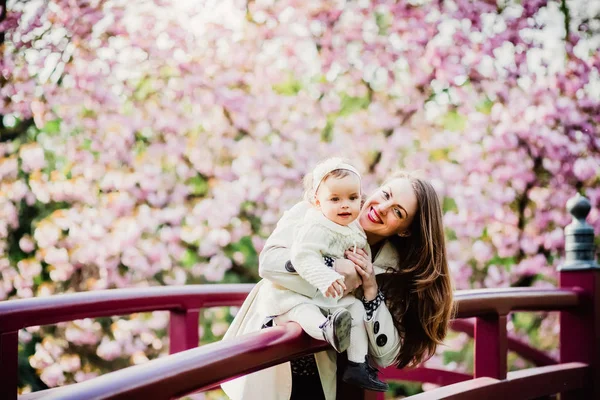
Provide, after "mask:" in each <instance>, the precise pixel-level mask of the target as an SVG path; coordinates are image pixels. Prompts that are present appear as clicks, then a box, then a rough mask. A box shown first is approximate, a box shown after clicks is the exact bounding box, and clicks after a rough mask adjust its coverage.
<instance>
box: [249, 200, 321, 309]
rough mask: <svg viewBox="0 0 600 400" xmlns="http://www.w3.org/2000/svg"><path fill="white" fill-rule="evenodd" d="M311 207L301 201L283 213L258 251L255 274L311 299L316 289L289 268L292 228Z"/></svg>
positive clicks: (292, 237)
mask: <svg viewBox="0 0 600 400" xmlns="http://www.w3.org/2000/svg"><path fill="white" fill-rule="evenodd" d="M310 207H311V206H310V204H308V202H300V203H298V204H296V205H295V206H294V207H292V208H291V209H290V210H288V211H286V212H285V213H284V214H283V216H282V217H281V219H280V220H279V222H278V223H277V227H276V228H275V230H274V231H273V233H272V234H271V235H270V236H269V238H268V239H267V242H266V243H265V247H264V248H263V250H262V251H261V252H260V254H259V257H258V274H259V275H260V277H261V278H264V279H268V280H270V281H271V282H274V283H276V284H278V285H280V286H283V287H285V288H286V289H289V290H291V291H293V292H296V293H300V294H302V295H304V296H307V297H310V298H312V297H314V296H316V295H317V294H318V293H319V292H318V290H317V289H316V288H315V287H314V286H312V285H310V284H309V283H308V282H306V281H305V280H304V279H302V277H300V276H298V273H297V272H296V271H294V270H292V269H290V267H291V266H292V265H291V263H290V258H291V247H292V242H293V240H294V229H295V228H296V226H298V225H300V224H301V223H302V221H303V219H304V215H305V214H306V211H307V210H308V209H309V208H310ZM294 269H295V268H294Z"/></svg>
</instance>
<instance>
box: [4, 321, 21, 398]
mask: <svg viewBox="0 0 600 400" xmlns="http://www.w3.org/2000/svg"><path fill="white" fill-rule="evenodd" d="M18 348H19V339H18V336H17V332H6V333H0V399H6V400H17V384H18V380H19V375H18V373H19V361H18V359H19V358H18V357H19V353H18Z"/></svg>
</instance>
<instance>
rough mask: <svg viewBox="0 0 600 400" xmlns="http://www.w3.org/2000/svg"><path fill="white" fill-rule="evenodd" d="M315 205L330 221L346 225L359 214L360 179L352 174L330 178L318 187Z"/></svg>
mask: <svg viewBox="0 0 600 400" xmlns="http://www.w3.org/2000/svg"><path fill="white" fill-rule="evenodd" d="M315 205H316V206H317V208H319V209H320V210H321V212H322V213H323V215H325V217H327V219H329V220H330V221H333V222H335V223H337V224H339V225H344V226H345V225H348V224H349V223H350V222H352V221H354V220H355V219H356V218H357V217H358V214H359V212H360V179H359V178H358V176H356V174H353V173H350V174H348V175H347V176H345V177H343V178H336V177H333V176H330V177H329V178H327V179H326V180H325V181H323V182H321V184H320V185H319V190H318V191H317V195H316V200H315Z"/></svg>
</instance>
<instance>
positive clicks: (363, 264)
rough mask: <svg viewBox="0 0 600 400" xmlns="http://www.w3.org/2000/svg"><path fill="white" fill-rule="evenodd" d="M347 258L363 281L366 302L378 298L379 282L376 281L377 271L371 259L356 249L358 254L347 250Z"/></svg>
mask: <svg viewBox="0 0 600 400" xmlns="http://www.w3.org/2000/svg"><path fill="white" fill-rule="evenodd" d="M345 254H346V258H348V260H350V261H352V262H353V263H354V267H355V269H356V272H357V273H358V275H359V276H360V278H361V279H362V286H363V293H364V296H365V300H367V301H370V300H373V299H374V298H375V297H377V291H378V290H379V287H378V286H377V281H376V280H375V271H374V270H373V263H372V262H371V258H370V257H369V255H368V254H367V252H366V251H364V250H363V249H356V253H354V252H352V250H346V253H345Z"/></svg>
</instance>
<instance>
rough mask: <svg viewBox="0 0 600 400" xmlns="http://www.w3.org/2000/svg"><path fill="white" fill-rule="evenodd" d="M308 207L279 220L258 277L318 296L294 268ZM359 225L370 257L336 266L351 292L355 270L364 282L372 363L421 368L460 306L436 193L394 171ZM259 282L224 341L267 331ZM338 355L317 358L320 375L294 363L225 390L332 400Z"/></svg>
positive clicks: (351, 257) (236, 394)
mask: <svg viewBox="0 0 600 400" xmlns="http://www.w3.org/2000/svg"><path fill="white" fill-rule="evenodd" d="M308 207H309V205H308V204H306V203H299V204H297V205H296V206H294V207H293V208H292V209H290V210H289V211H287V212H286V213H285V214H284V216H283V217H282V218H281V220H280V221H279V223H278V224H277V227H276V228H275V230H274V231H273V233H272V234H271V236H270V237H269V239H268V240H267V243H266V245H265V248H264V249H263V251H262V252H261V254H260V258H259V273H260V275H261V276H262V277H263V278H268V279H269V280H270V281H272V282H275V283H277V284H279V285H281V286H284V287H286V288H288V289H290V290H293V291H295V292H298V293H301V294H304V295H306V296H310V297H312V296H314V295H315V294H316V291H317V290H316V289H315V288H314V287H312V286H311V285H309V284H308V283H307V282H306V281H304V280H303V279H302V278H300V277H299V276H298V275H297V274H296V273H295V271H294V269H293V266H292V265H291V263H289V259H290V250H289V249H290V246H291V243H292V240H293V233H294V226H295V225H296V223H297V222H300V221H301V220H302V218H303V216H304V213H305V212H306V211H307V210H308ZM359 223H360V224H361V226H362V227H363V229H364V230H365V232H366V234H367V241H368V243H369V245H370V247H371V253H372V255H373V256H372V259H369V258H367V257H366V253H364V252H359V251H357V253H356V254H353V253H352V252H347V253H346V257H347V260H336V262H335V268H336V270H337V271H338V272H341V273H343V274H344V275H345V276H346V282H347V283H346V286H347V287H348V288H349V289H350V288H351V287H352V283H349V282H352V280H353V279H355V274H354V273H353V272H352V271H351V268H353V269H354V271H356V273H357V274H358V276H359V277H360V280H361V283H362V300H363V303H364V305H365V310H366V312H367V317H366V319H365V321H364V323H365V326H366V328H367V333H368V336H369V356H370V360H371V361H372V362H374V363H376V364H377V365H378V366H380V367H387V366H389V365H392V364H396V365H397V366H398V367H399V368H403V367H406V366H412V365H416V364H418V363H420V362H421V361H424V360H425V359H427V358H428V357H430V356H431V355H433V353H434V352H435V349H436V346H437V345H438V344H440V343H441V341H442V340H443V339H444V337H445V335H446V331H447V328H448V322H449V320H450V318H451V317H452V312H453V309H454V308H453V301H452V284H451V280H450V276H449V273H448V264H447V261H446V248H445V240H444V231H443V223H442V210H441V206H440V202H439V199H438V197H437V194H436V193H435V190H434V189H433V187H432V186H431V184H430V183H429V182H427V181H425V180H423V179H420V178H417V177H415V176H413V175H410V174H408V173H404V172H400V173H396V174H394V175H392V176H391V177H390V178H389V179H388V180H387V181H386V182H385V183H384V184H383V185H382V186H381V187H380V188H379V189H378V190H377V191H376V192H375V193H374V194H373V195H372V196H370V197H369V198H367V199H366V201H365V203H364V205H363V207H362V209H361V213H360V216H359ZM348 267H351V268H350V271H349V268H348ZM376 275H377V278H376ZM261 283H262V282H259V283H258V284H257V285H256V287H255V288H254V289H253V291H252V292H251V293H250V295H249V296H248V298H247V299H246V301H245V302H244V305H243V306H242V308H241V309H240V311H239V312H238V315H237V316H236V318H235V320H234V321H233V323H232V325H231V327H230V328H229V330H228V331H227V334H226V335H225V339H226V338H228V337H233V336H238V335H241V334H245V333H249V332H253V331H256V330H258V329H260V328H261V326H262V324H263V322H264V320H265V317H267V315H265V314H264V313H261V310H260V303H261V302H260V291H259V287H260V285H261ZM335 356H336V354H335V352H334V351H333V350H329V351H325V352H322V353H318V354H315V356H314V360H315V361H316V362H315V364H316V370H318V375H317V374H316V373H315V372H317V371H315V365H314V364H313V363H312V362H311V360H312V359H311V358H308V359H307V358H302V359H300V360H295V361H294V362H293V363H292V364H293V365H292V367H293V372H292V368H290V363H284V364H280V365H278V366H275V367H271V368H268V369H266V370H263V371H259V372H256V373H254V374H250V375H246V376H245V377H242V378H238V379H236V380H234V381H230V382H228V383H226V384H224V385H222V387H223V389H224V390H225V392H226V393H227V394H228V395H229V396H230V397H231V398H232V399H235V400H237V399H255V398H260V399H262V400H271V399H273V400H275V399H276V400H279V399H281V400H287V399H292V400H294V399H301V398H306V397H307V396H311V398H312V396H314V395H316V396H318V397H320V398H324V399H326V400H334V399H335V394H336V362H335ZM319 383H320V385H319ZM318 397H315V398H318Z"/></svg>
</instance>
